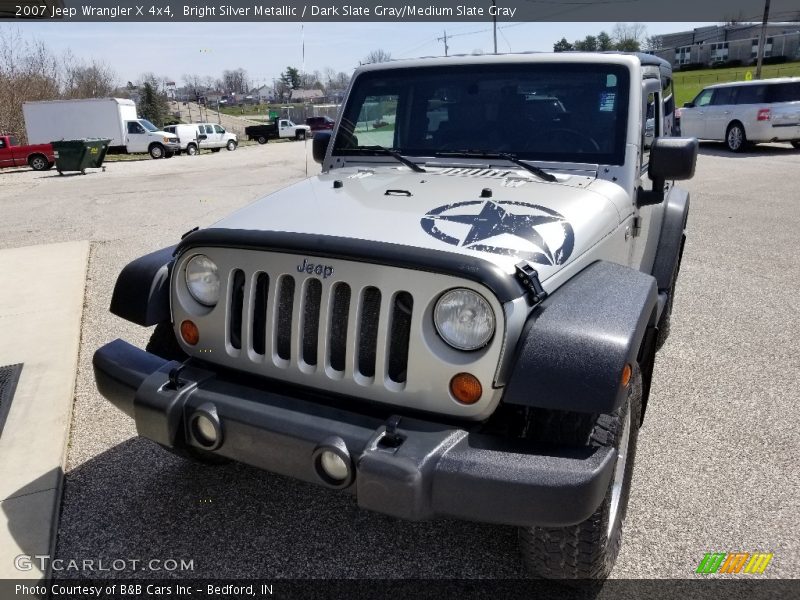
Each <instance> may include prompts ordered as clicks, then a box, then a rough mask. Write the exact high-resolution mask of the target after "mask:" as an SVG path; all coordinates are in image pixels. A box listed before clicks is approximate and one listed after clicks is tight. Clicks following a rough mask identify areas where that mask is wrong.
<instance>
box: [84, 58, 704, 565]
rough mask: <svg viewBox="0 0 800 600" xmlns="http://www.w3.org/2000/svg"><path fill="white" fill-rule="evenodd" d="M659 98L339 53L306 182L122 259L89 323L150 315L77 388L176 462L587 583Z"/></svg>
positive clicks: (664, 257)
mask: <svg viewBox="0 0 800 600" xmlns="http://www.w3.org/2000/svg"><path fill="white" fill-rule="evenodd" d="M541 98H547V104H553V103H557V104H558V106H559V110H557V111H552V110H547V111H543V110H542V105H543V103H542V102H541V101H540V99H541ZM672 107H673V104H672V90H671V69H670V67H669V64H668V63H666V62H664V61H661V60H660V59H658V58H655V57H652V56H648V55H622V54H577V53H576V54H557V55H542V54H526V55H508V56H482V57H474V56H472V57H451V58H443V59H430V60H417V61H406V62H400V61H398V62H390V63H381V64H375V65H368V66H364V67H361V68H359V69H358V70H357V71H356V73H355V75H354V76H353V79H352V82H351V85H350V88H349V91H348V93H347V97H346V102H345V106H344V108H343V110H342V112H341V119H340V120H339V121H338V122H337V124H336V127H335V129H334V131H333V132H318V133H317V135H315V136H314V142H313V150H314V156H315V158H316V159H317V160H318V161H319V162H321V163H322V169H323V170H322V173H321V174H319V175H318V176H316V177H312V178H310V179H307V180H305V181H302V182H300V183H297V184H295V185H292V186H291V187H288V188H286V189H284V190H282V191H279V192H277V193H275V194H272V195H270V196H269V197H267V198H264V199H262V200H260V201H257V202H255V203H253V204H252V205H250V206H249V207H246V208H244V209H243V210H240V211H239V212H237V213H235V214H233V215H231V216H229V217H228V218H226V219H223V220H222V221H220V222H219V223H216V224H215V225H213V226H212V227H210V228H207V229H201V230H196V231H191V232H189V233H188V234H187V235H185V236H184V237H183V239H182V240H181V241H180V242H179V243H178V244H177V245H176V246H172V247H169V248H165V249H163V250H159V251H157V252H154V253H153V254H149V255H147V256H144V257H141V258H139V259H137V260H135V261H134V262H132V263H131V264H129V265H128V266H127V267H125V269H124V270H123V272H122V274H121V275H120V276H119V279H118V281H117V284H116V288H115V290H114V295H113V299H112V303H111V311H112V312H113V313H115V314H117V315H119V316H121V317H123V318H125V319H128V320H130V321H132V322H134V323H137V324H139V325H142V326H144V327H150V326H155V330H154V332H153V334H152V337H151V340H150V343H149V344H148V346H147V349H146V350H140V349H138V348H135V347H134V346H132V345H130V344H128V343H127V342H124V341H122V340H116V341H114V342H112V343H110V344H107V345H106V346H103V347H102V348H100V349H99V350H97V352H96V354H95V356H94V368H95V375H96V380H97V385H98V388H99V390H100V392H101V393H102V394H103V395H104V396H105V397H106V398H108V400H110V401H111V402H113V403H114V404H115V405H116V406H118V407H119V408H121V409H122V410H124V411H125V412H127V413H128V414H129V415H131V416H132V417H133V418H135V420H136V426H137V431H138V433H139V435H141V436H143V437H146V438H149V439H151V440H153V441H155V442H157V443H159V444H161V445H162V446H164V447H165V448H167V449H169V450H171V451H173V452H177V453H181V454H182V455H184V456H188V457H190V458H194V459H197V460H201V461H213V460H219V459H220V458H225V459H233V460H238V461H242V462H245V463H248V464H251V465H255V466H257V467H261V468H264V469H267V470H269V471H272V472H275V473H280V474H283V475H287V476H291V477H296V478H298V479H302V480H305V481H310V482H315V483H318V484H320V485H323V486H327V487H329V488H331V489H333V490H341V491H344V492H347V493H351V494H354V495H355V497H356V498H357V501H358V504H359V505H360V506H361V507H363V508H366V509H370V510H375V511H379V512H382V513H385V514H388V515H392V516H394V517H400V518H404V519H411V520H423V519H431V518H435V517H442V516H444V517H455V518H461V519H469V520H474V521H481V522H486V523H498V524H505V525H515V526H519V527H520V530H521V538H520V539H521V543H522V546H523V556H524V558H525V561H526V562H527V564H528V565H529V567H530V569H531V570H532V571H533V572H535V573H536V574H538V575H541V576H545V577H555V578H563V577H576V578H586V577H604V576H606V575H607V574H608V573H609V572H610V570H611V567H612V566H613V564H614V560H615V558H616V555H617V552H618V551H619V547H620V540H621V537H620V536H621V530H622V522H623V520H624V518H625V510H626V506H627V501H628V494H629V490H630V486H631V478H632V473H633V461H634V456H635V451H636V441H637V437H638V433H639V427H640V425H641V423H642V420H643V417H644V412H645V408H646V406H647V403H648V398H649V396H650V381H651V378H652V372H653V365H654V360H655V353H656V351H657V350H658V348H659V347H660V346H661V344H663V343H664V340H665V339H666V337H667V334H668V332H669V324H670V313H671V310H672V298H673V295H674V291H675V285H676V280H677V276H678V270H679V266H680V257H681V252H682V249H683V241H684V230H685V226H686V219H687V215H688V210H689V196H688V194H687V193H686V192H685V191H683V190H681V189H679V188H678V187H676V186H675V185H674V184H673V180H675V179H684V178H688V177H691V176H692V175H693V173H694V167H695V160H696V155H697V140H695V139H680V138H674V137H670V136H669V135H668V133H669V131H670V130H671V127H672V114H671V113H672ZM510 114H513V115H514V117H515V118H514V119H509V115H510ZM133 468H135V466H134V467H133ZM577 549H580V552H578V551H577Z"/></svg>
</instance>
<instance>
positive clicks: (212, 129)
mask: <svg viewBox="0 0 800 600" xmlns="http://www.w3.org/2000/svg"><path fill="white" fill-rule="evenodd" d="M206 133H214V127H212V126H211V125H206Z"/></svg>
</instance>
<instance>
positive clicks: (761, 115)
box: [756, 108, 772, 121]
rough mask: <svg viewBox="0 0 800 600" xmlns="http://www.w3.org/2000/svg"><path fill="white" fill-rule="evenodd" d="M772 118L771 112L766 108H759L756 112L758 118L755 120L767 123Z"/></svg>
mask: <svg viewBox="0 0 800 600" xmlns="http://www.w3.org/2000/svg"><path fill="white" fill-rule="evenodd" d="M771 118H772V111H771V110H770V109H768V108H760V109H759V110H758V116H757V117H756V120H758V121H769V120H770V119H771Z"/></svg>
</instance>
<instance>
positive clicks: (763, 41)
mask: <svg viewBox="0 0 800 600" xmlns="http://www.w3.org/2000/svg"><path fill="white" fill-rule="evenodd" d="M768 20H769V0H765V2H764V20H763V21H762V22H761V36H759V38H758V59H757V61H756V79H761V63H762V62H764V45H765V44H766V43H767V21H768Z"/></svg>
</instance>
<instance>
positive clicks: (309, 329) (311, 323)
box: [226, 269, 414, 385]
mask: <svg viewBox="0 0 800 600" xmlns="http://www.w3.org/2000/svg"><path fill="white" fill-rule="evenodd" d="M387 294H389V295H390V297H389V298H388V302H386V301H385V300H386V298H385V296H386V295H387ZM226 302H227V303H228V306H227V311H226V315H227V324H226V332H227V333H226V335H227V342H228V343H229V344H230V346H231V347H232V348H233V349H234V350H236V351H240V355H241V356H254V358H255V362H256V363H259V362H262V360H264V359H265V358H266V359H271V361H272V362H273V363H274V364H275V365H277V366H279V367H289V366H292V365H297V366H299V367H300V370H301V371H303V372H314V371H316V370H318V369H322V370H325V371H326V372H327V373H328V374H329V375H330V376H331V377H332V378H334V379H341V378H343V377H345V376H346V375H350V374H352V376H353V377H354V378H356V379H357V380H360V382H361V383H366V382H368V381H373V380H376V379H377V381H382V376H385V377H388V379H389V380H391V381H392V382H394V383H395V384H401V385H403V384H405V382H406V378H407V367H408V348H409V336H410V332H411V319H412V315H413V310H414V299H413V297H412V295H411V294H410V293H409V292H406V291H394V290H392V291H385V290H381V289H379V288H378V287H375V286H365V287H362V288H360V289H355V288H353V287H352V286H351V285H350V284H348V283H346V282H341V281H337V282H334V283H332V284H329V283H323V280H322V279H321V278H317V277H313V276H312V277H304V276H298V277H295V276H294V275H293V274H287V273H266V272H256V273H253V274H246V273H245V272H244V271H243V270H241V269H234V270H233V271H232V273H231V274H230V277H229V278H228V290H227V294H226ZM353 325H354V327H353ZM382 331H383V332H385V335H384V336H382V335H380V334H381V332H382ZM379 370H382V373H380V372H379ZM376 376H378V377H377V378H376Z"/></svg>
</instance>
